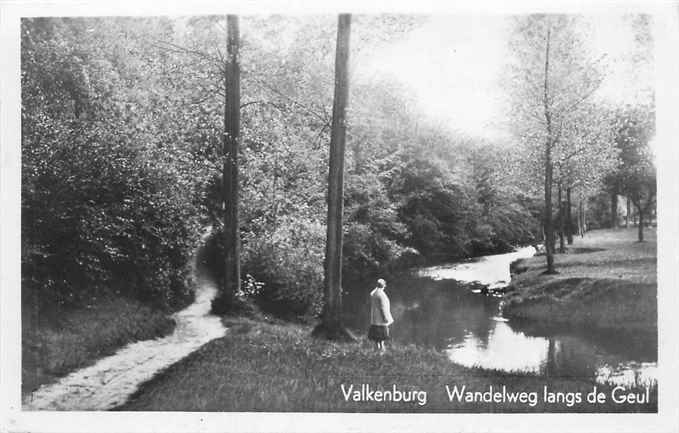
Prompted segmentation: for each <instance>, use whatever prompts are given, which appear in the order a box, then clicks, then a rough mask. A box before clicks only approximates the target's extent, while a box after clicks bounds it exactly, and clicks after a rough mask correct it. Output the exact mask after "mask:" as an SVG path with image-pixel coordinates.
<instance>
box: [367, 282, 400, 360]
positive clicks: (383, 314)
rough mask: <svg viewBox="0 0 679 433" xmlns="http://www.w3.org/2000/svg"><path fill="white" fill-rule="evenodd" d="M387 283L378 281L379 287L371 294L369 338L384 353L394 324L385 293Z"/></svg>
mask: <svg viewBox="0 0 679 433" xmlns="http://www.w3.org/2000/svg"><path fill="white" fill-rule="evenodd" d="M386 287H387V282H386V281H384V280H383V279H382V278H380V279H379V280H377V287H375V289H374V290H373V291H372V292H370V329H368V338H369V339H370V340H372V341H374V342H375V348H376V349H377V350H378V351H379V352H380V353H384V351H385V350H386V349H385V347H384V341H385V340H388V339H389V325H391V324H392V323H394V318H393V317H391V311H390V305H389V297H388V296H387V294H386V293H385V292H384V290H385V289H386Z"/></svg>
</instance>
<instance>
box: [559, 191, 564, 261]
mask: <svg viewBox="0 0 679 433" xmlns="http://www.w3.org/2000/svg"><path fill="white" fill-rule="evenodd" d="M562 189H563V188H562V187H561V182H559V190H558V191H559V193H558V198H559V252H560V253H561V254H563V253H565V252H566V244H565V242H564V236H563V234H564V217H563V214H564V206H563V199H562V197H561V191H562Z"/></svg>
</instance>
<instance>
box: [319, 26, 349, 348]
mask: <svg viewBox="0 0 679 433" xmlns="http://www.w3.org/2000/svg"><path fill="white" fill-rule="evenodd" d="M350 31H351V15H350V14H341V15H340V16H339V19H338V24H337V48H336V52H335V96H334V103H333V108H332V131H331V136H330V161H329V162H330V164H329V165H330V167H329V172H328V227H327V242H326V248H325V279H324V283H323V289H324V300H325V304H324V306H323V313H322V317H321V320H322V321H321V324H319V326H317V327H316V329H314V334H315V335H323V336H325V337H326V338H331V339H351V334H349V333H348V331H347V330H346V329H345V328H344V325H343V321H342V209H343V190H344V148H345V137H346V120H345V119H346V106H347V102H348V98H349V71H348V64H349V34H350Z"/></svg>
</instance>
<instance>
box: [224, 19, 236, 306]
mask: <svg viewBox="0 0 679 433" xmlns="http://www.w3.org/2000/svg"><path fill="white" fill-rule="evenodd" d="M226 22H227V36H226V38H227V40H226V49H227V57H228V58H227V62H226V65H225V70H224V86H225V101H224V141H223V143H224V147H223V150H224V165H223V173H222V180H223V197H224V252H225V253H224V271H225V272H224V285H223V292H222V298H223V300H224V301H225V302H227V303H228V302H229V301H233V299H234V297H235V294H236V293H237V292H238V291H239V290H240V235H239V223H238V147H239V142H240V64H239V61H240V59H239V52H238V50H239V45H240V41H239V39H240V38H239V29H238V16H236V15H227V17H226Z"/></svg>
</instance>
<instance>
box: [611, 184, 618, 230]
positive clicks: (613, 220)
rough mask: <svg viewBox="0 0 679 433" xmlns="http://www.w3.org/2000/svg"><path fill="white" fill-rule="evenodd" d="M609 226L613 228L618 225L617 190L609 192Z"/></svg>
mask: <svg viewBox="0 0 679 433" xmlns="http://www.w3.org/2000/svg"><path fill="white" fill-rule="evenodd" d="M610 224H611V228H612V229H615V228H617V227H618V194H617V192H612V193H611V222H610Z"/></svg>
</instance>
